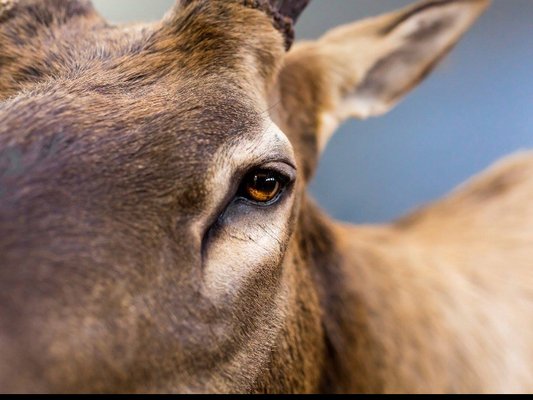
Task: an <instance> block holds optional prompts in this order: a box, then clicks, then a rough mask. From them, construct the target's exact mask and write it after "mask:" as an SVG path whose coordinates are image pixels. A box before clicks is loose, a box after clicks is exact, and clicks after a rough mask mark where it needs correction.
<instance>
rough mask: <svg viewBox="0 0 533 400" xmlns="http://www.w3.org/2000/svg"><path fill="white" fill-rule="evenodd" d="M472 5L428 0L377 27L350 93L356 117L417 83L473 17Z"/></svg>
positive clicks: (379, 109)
mask: <svg viewBox="0 0 533 400" xmlns="http://www.w3.org/2000/svg"><path fill="white" fill-rule="evenodd" d="M474 3H476V2H474V1H472V0H433V1H428V2H425V3H422V4H419V5H416V6H414V7H411V8H410V9H407V10H406V11H404V12H400V13H398V14H397V15H394V16H393V17H392V18H391V19H389V20H388V21H387V23H386V24H385V25H384V26H382V27H380V28H379V29H378V31H377V34H376V36H377V38H376V44H377V46H376V47H377V51H376V57H375V60H374V62H373V63H371V64H370V66H371V67H370V68H369V69H368V70H367V72H366V73H365V75H364V76H363V79H362V80H361V82H360V84H359V85H358V86H357V89H356V91H355V94H354V98H356V99H357V102H358V103H359V104H360V105H361V108H362V110H361V113H360V116H361V117H363V118H364V117H367V116H374V115H379V114H382V113H384V112H386V111H388V110H389V109H390V108H391V107H393V106H394V105H395V104H396V103H397V102H398V101H399V100H400V99H401V98H402V97H403V96H404V95H405V94H407V93H408V92H409V91H410V90H411V89H413V88H414V87H415V86H417V85H418V84H419V83H420V82H421V81H422V80H423V79H424V78H425V77H426V76H427V75H428V74H429V73H430V72H431V71H432V70H433V69H434V67H435V66H436V65H437V64H438V63H439V61H440V60H441V59H442V58H443V57H444V56H446V54H448V52H449V51H450V50H451V49H452V47H453V46H454V45H455V44H456V42H457V40H458V39H459V37H460V36H461V35H462V34H463V33H464V32H465V31H466V29H467V28H468V27H469V26H470V25H471V24H472V20H473V19H474V18H476V17H477V16H478V14H479V10H478V9H476V8H475V7H472V4H474ZM477 4H478V5H481V6H483V4H482V2H479V1H477ZM484 5H485V6H486V2H485V4H484Z"/></svg>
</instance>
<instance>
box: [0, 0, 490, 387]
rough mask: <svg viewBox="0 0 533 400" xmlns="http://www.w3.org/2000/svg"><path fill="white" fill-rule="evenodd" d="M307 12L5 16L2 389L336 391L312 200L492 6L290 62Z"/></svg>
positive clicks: (250, 7)
mask: <svg viewBox="0 0 533 400" xmlns="http://www.w3.org/2000/svg"><path fill="white" fill-rule="evenodd" d="M306 3H307V1H297V0H295V1H292V2H291V1H275V0H271V1H266V0H224V1H222V0H181V1H178V2H177V4H176V6H175V8H174V9H173V10H172V11H171V12H170V13H169V14H168V15H167V16H166V17H165V18H164V19H163V20H162V21H161V22H158V23H156V24H152V25H138V26H124V27H120V26H119V27H117V26H112V25H109V24H108V23H106V22H105V21H104V20H103V19H102V18H101V17H100V16H99V15H98V14H97V13H96V12H95V10H94V9H93V8H92V6H91V5H90V3H89V2H88V1H85V0H65V1H60V0H45V1H41V0H39V1H37V0H8V1H5V0H4V1H3V2H0V190H1V197H0V257H1V258H0V352H1V354H2V357H1V360H0V390H1V391H53V392H62V391H81V392H86V391H105V392H119V391H122V392H141V391H150V392H165V391H178V392H215V391H224V392H257V391H269V392H275V391H278V392H279V391H307V392H309V391H318V390H336V389H338V388H340V387H341V385H342V384H343V383H341V382H337V381H336V380H335V376H336V374H335V371H336V369H337V368H341V367H340V366H339V365H337V363H336V362H335V360H333V359H332V356H331V352H332V351H333V349H332V346H334V345H335V343H336V342H335V340H334V338H333V339H332V335H337V336H338V335H342V332H341V331H339V330H338V329H337V330H335V329H333V328H332V324H333V325H334V323H335V322H334V319H335V318H334V316H332V315H329V312H330V310H329V309H328V304H329V303H328V299H329V298H330V297H332V296H336V294H335V293H329V292H328V288H324V287H323V286H324V282H323V281H322V277H323V275H324V274H329V273H330V272H327V271H328V268H330V267H331V269H332V272H331V273H332V274H333V273H334V271H333V270H334V265H335V260H336V257H337V254H336V251H335V246H334V243H332V239H331V237H330V234H329V231H328V227H327V226H328V225H327V222H326V221H325V219H324V218H323V217H321V216H320V214H319V213H318V212H317V211H316V210H315V208H314V207H313V206H312V205H310V203H309V202H308V201H307V200H306V195H305V187H306V184H307V182H308V181H309V179H310V178H311V176H312V174H313V171H314V169H315V168H316V163H317V160H318V157H319V153H320V151H321V149H322V148H323V147H324V145H325V143H326V141H327V138H328V137H329V135H330V134H331V133H332V132H333V130H334V128H335V127H336V126H337V124H339V123H340V122H341V121H342V120H343V119H345V118H347V117H350V116H355V117H368V116H372V115H378V114H380V113H383V112H385V111H386V110H388V109H389V108H391V107H392V106H393V105H394V104H395V103H396V102H397V101H398V100H399V99H400V98H401V97H402V96H403V95H404V94H405V93H406V92H407V91H408V90H409V89H411V88H412V87H413V86H414V85H415V84H416V83H418V82H419V81H420V80H421V78H422V77H423V76H424V75H425V74H426V73H427V72H428V71H429V70H430V69H431V68H432V67H433V65H435V63H436V61H437V60H438V59H439V58H440V57H441V56H442V55H443V54H445V53H446V52H447V51H448V50H449V49H450V48H451V46H452V45H453V44H454V43H455V42H456V41H457V40H458V39H459V37H460V36H461V35H462V34H463V33H464V32H465V31H466V29H467V28H468V27H469V26H470V25H471V24H472V23H473V22H474V20H475V19H476V18H477V17H478V16H479V14H480V13H481V11H482V10H483V9H484V8H485V6H486V4H487V2H486V1H485V0H455V1H454V0H449V1H443V0H438V1H437V0H433V1H427V2H425V3H422V4H419V5H416V6H414V7H411V8H408V9H406V10H402V11H399V12H396V13H393V14H390V15H386V16H382V17H379V18H376V19H371V20H367V21H363V22H361V23H358V24H355V25H350V26H346V27H342V28H339V29H337V30H334V31H332V32H331V33H329V34H327V35H326V36H325V37H324V38H322V39H320V40H319V41H316V42H310V43H304V44H301V45H298V46H296V47H295V48H294V49H292V50H290V51H289V52H288V53H287V52H286V51H287V50H288V49H289V48H290V46H291V43H292V35H293V28H292V25H293V23H294V22H295V21H296V19H297V17H298V15H299V13H300V12H301V11H302V10H303V8H304V6H305V5H306ZM354 6H355V5H354ZM332 279H334V280H340V279H342V278H341V277H340V276H339V277H334V278H332ZM328 316H329V317H330V318H331V319H332V322H331V323H329V322H327V321H326V318H327V317H328ZM333 331H335V332H333ZM332 343H333V344H332ZM337 350H339V349H337ZM355 378H356V377H355Z"/></svg>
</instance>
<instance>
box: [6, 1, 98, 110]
mask: <svg viewBox="0 0 533 400" xmlns="http://www.w3.org/2000/svg"><path fill="white" fill-rule="evenodd" d="M66 24H70V26H73V27H75V29H77V30H79V31H80V32H81V31H83V30H89V29H91V28H92V27H94V26H96V25H97V24H99V25H103V24H104V20H103V19H102V18H101V17H100V16H99V15H98V13H97V12H96V11H95V9H94V8H93V6H92V4H91V2H90V1H89V0H0V101H1V100H2V99H3V98H5V97H8V96H9V95H11V94H13V93H14V92H16V91H17V90H18V89H19V87H20V85H21V84H23V83H27V82H31V81H35V80H38V79H39V78H40V77H42V76H43V75H45V74H46V73H47V71H48V70H49V69H50V65H49V64H50V62H49V60H48V57H47V56H48V54H49V52H51V51H52V50H51V49H52V48H54V47H57V46H56V44H57V41H58V38H59V37H60V36H61V34H62V33H64V29H62V28H63V26H64V25H66ZM54 30H55V32H54ZM51 32H54V34H53V35H52V34H51ZM52 37H53V38H54V41H55V42H54V46H51V44H50V41H51V39H50V38H52Z"/></svg>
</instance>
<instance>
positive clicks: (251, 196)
mask: <svg viewBox="0 0 533 400" xmlns="http://www.w3.org/2000/svg"><path fill="white" fill-rule="evenodd" d="M281 189H282V182H281V179H280V176H279V174H277V173H275V172H273V171H255V172H253V173H251V174H249V175H248V176H247V177H246V178H245V180H244V182H243V187H242V192H243V193H242V194H243V196H244V197H246V198H247V199H248V200H251V201H255V202H257V203H268V202H270V201H272V200H274V199H275V198H276V197H277V196H278V195H279V193H280V192H281Z"/></svg>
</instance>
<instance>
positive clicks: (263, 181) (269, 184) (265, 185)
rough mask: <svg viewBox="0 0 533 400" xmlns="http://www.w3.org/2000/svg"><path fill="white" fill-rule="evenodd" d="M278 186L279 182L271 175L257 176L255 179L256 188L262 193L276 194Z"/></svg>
mask: <svg viewBox="0 0 533 400" xmlns="http://www.w3.org/2000/svg"><path fill="white" fill-rule="evenodd" d="M277 186H278V181H277V180H276V178H275V177H273V176H271V175H265V174H263V175H256V176H255V177H254V188H255V189H256V190H259V191H261V192H265V193H272V192H275V191H276V189H277Z"/></svg>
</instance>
